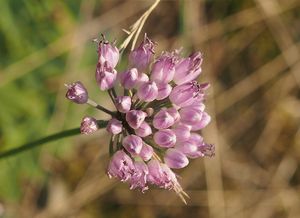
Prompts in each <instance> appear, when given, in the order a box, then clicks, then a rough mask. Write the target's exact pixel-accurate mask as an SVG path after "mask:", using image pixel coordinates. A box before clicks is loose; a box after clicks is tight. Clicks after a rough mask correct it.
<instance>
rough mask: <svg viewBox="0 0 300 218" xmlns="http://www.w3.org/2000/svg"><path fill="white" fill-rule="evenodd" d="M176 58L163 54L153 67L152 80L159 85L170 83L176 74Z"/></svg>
mask: <svg viewBox="0 0 300 218" xmlns="http://www.w3.org/2000/svg"><path fill="white" fill-rule="evenodd" d="M175 63H176V58H174V56H172V55H171V54H168V53H163V54H162V55H161V56H160V57H159V58H158V59H157V61H156V62H155V63H154V64H153V66H152V71H151V77H150V78H151V80H153V81H155V82H157V83H168V82H170V81H171V80H172V79H173V76H174V73H175Z"/></svg>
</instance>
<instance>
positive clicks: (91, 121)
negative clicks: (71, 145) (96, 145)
mask: <svg viewBox="0 0 300 218" xmlns="http://www.w3.org/2000/svg"><path fill="white" fill-rule="evenodd" d="M98 129H99V128H98V124H97V120H96V119H95V118H93V117H84V118H83V119H82V121H81V125H80V132H81V133H82V134H85V135H89V134H92V133H94V132H96V131H97V130H98Z"/></svg>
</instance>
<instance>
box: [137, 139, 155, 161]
mask: <svg viewBox="0 0 300 218" xmlns="http://www.w3.org/2000/svg"><path fill="white" fill-rule="evenodd" d="M153 153H154V152H153V148H152V147H151V146H150V145H148V144H146V143H143V147H142V150H141V152H140V154H139V155H140V157H141V158H142V159H143V160H144V161H148V160H150V159H151V158H152V156H153Z"/></svg>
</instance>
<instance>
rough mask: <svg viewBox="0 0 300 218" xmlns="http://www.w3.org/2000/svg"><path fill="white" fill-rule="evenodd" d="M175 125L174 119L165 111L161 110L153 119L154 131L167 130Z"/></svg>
mask: <svg viewBox="0 0 300 218" xmlns="http://www.w3.org/2000/svg"><path fill="white" fill-rule="evenodd" d="M174 123H175V120H174V118H173V117H172V116H171V115H170V114H169V113H168V111H167V110H166V109H161V110H160V111H159V112H158V113H157V114H155V116H154V118H153V126H154V127H155V128H156V129H167V128H169V127H170V126H172V125H173V124H174Z"/></svg>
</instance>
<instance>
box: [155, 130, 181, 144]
mask: <svg viewBox="0 0 300 218" xmlns="http://www.w3.org/2000/svg"><path fill="white" fill-rule="evenodd" d="M154 141H155V143H156V144H158V145H159V146H161V147H164V148H171V147H173V146H174V145H175V143H176V135H175V133H174V132H173V131H172V130H170V129H162V130H159V131H158V132H156V133H155V134H154Z"/></svg>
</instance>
